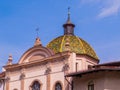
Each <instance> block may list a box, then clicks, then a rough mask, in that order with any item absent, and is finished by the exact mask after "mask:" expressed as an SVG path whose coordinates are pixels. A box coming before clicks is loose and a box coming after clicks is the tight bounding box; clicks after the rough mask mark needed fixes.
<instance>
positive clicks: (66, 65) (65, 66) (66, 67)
mask: <svg viewBox="0 0 120 90" xmlns="http://www.w3.org/2000/svg"><path fill="white" fill-rule="evenodd" d="M69 68H70V67H69V64H65V65H64V66H63V68H62V71H68V70H69Z"/></svg>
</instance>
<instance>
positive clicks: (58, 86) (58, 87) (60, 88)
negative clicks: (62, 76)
mask: <svg viewBox="0 0 120 90" xmlns="http://www.w3.org/2000/svg"><path fill="white" fill-rule="evenodd" d="M55 90H62V86H61V84H60V83H59V82H58V83H56V84H55Z"/></svg>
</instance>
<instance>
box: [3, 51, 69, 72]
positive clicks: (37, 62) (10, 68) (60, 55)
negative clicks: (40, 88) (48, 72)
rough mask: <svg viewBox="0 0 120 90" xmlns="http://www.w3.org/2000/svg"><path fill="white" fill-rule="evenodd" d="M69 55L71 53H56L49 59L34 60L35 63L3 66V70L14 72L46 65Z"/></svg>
mask: <svg viewBox="0 0 120 90" xmlns="http://www.w3.org/2000/svg"><path fill="white" fill-rule="evenodd" d="M70 53H71V52H69V51H66V52H62V53H57V54H55V55H53V56H51V57H47V58H44V59H42V60H35V61H31V62H27V63H21V64H13V65H6V66H4V68H5V69H6V71H14V70H19V69H22V68H27V67H31V66H36V65H40V64H41V65H43V64H47V63H48V62H51V61H55V60H56V59H57V60H59V59H61V58H66V57H69V56H70Z"/></svg>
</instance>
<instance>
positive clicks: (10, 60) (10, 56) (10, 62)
mask: <svg viewBox="0 0 120 90" xmlns="http://www.w3.org/2000/svg"><path fill="white" fill-rule="evenodd" d="M12 60H13V57H12V55H11V54H10V55H9V57H8V63H7V65H12Z"/></svg>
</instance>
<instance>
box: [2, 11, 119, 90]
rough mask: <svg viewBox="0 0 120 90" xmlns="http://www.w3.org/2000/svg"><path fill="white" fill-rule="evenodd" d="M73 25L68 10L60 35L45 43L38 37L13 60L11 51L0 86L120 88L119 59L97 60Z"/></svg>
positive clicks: (15, 89) (24, 89)
mask: <svg viewBox="0 0 120 90" xmlns="http://www.w3.org/2000/svg"><path fill="white" fill-rule="evenodd" d="M74 27H75V25H74V24H73V23H72V22H71V20H70V13H69V12H68V19H67V22H66V23H65V24H63V28H64V34H63V35H62V36H59V37H57V38H55V39H53V40H52V41H50V42H49V43H48V44H47V46H43V45H42V42H41V40H40V38H39V37H37V38H36V40H35V43H34V45H33V46H32V47H30V48H29V49H28V50H27V51H26V52H25V53H23V55H22V56H21V58H20V59H19V61H18V63H16V64H14V63H13V62H12V55H10V56H9V58H8V63H7V64H6V65H5V66H3V68H4V71H3V72H1V73H0V90H120V85H118V84H119V83H120V77H119V76H120V72H119V71H120V70H119V66H120V63H119V62H116V63H115V62H114V63H107V64H98V63H99V58H98V56H97V55H96V53H95V51H94V50H93V48H92V47H91V46H90V45H89V44H88V43H87V42H86V41H84V40H83V39H82V38H80V37H78V36H76V35H75V34H74ZM114 83H116V84H115V85H114Z"/></svg>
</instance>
